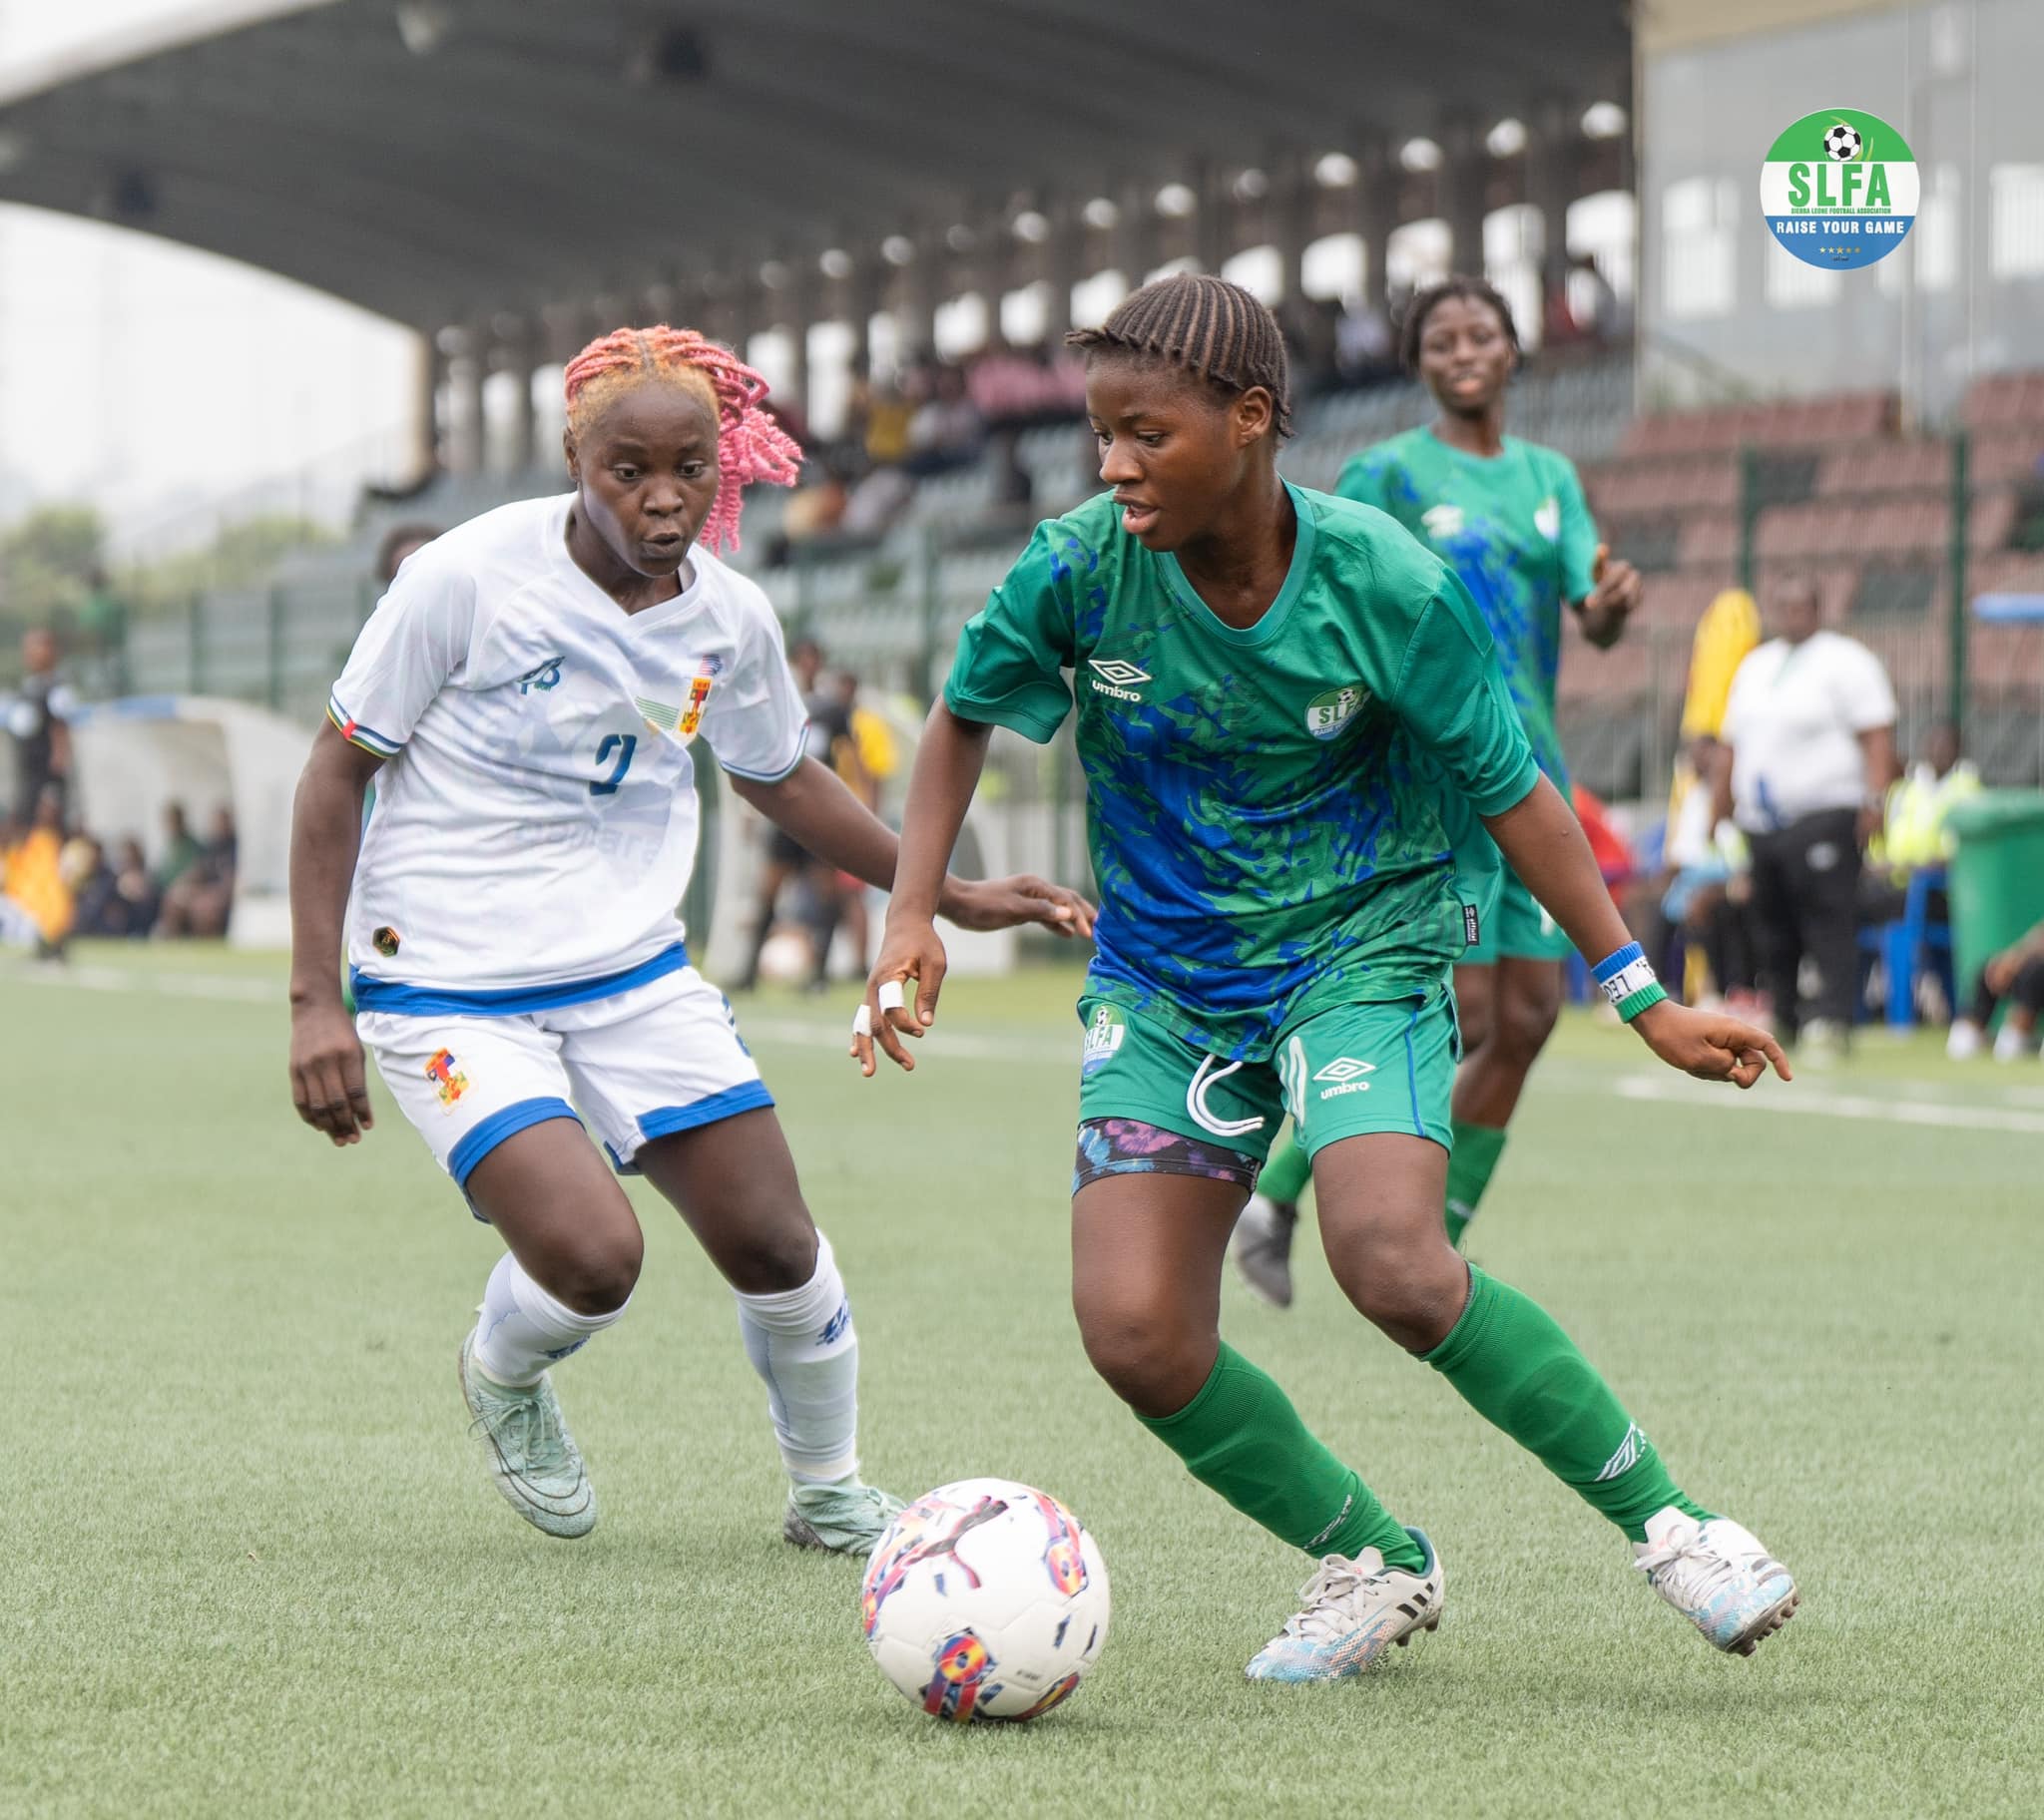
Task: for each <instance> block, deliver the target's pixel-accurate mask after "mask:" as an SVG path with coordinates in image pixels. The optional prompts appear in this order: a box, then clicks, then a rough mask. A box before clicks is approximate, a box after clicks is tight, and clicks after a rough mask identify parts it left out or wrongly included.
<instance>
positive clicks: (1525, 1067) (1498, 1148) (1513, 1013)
mask: <svg viewBox="0 0 2044 1820" xmlns="http://www.w3.org/2000/svg"><path fill="white" fill-rule="evenodd" d="M1401 353H1402V357H1403V359H1404V362H1405V365H1406V367H1407V368H1408V369H1409V370H1411V371H1412V372H1414V373H1416V374H1417V375H1418V376H1419V378H1420V379H1421V380H1422V381H1423V382H1424V383H1425V385H1426V388H1427V390H1428V391H1430V392H1431V393H1432V394H1433V397H1434V401H1435V402H1436V403H1437V404H1438V405H1439V407H1440V414H1439V416H1438V417H1437V418H1436V419H1435V420H1434V422H1432V423H1431V424H1428V425H1425V426H1423V427H1422V428H1419V429H1416V430H1407V431H1406V432H1405V433H1404V434H1403V435H1399V436H1393V437H1391V438H1390V439H1389V440H1388V441H1386V442H1380V443H1378V444H1377V445H1376V446H1375V447H1374V448H1369V449H1365V450H1363V451H1362V453H1361V454H1359V455H1356V456H1354V457H1352V458H1351V459H1350V461H1349V462H1348V465H1347V466H1346V467H1345V468H1343V469H1342V471H1341V478H1340V480H1339V481H1338V482H1337V483H1336V486H1335V489H1334V490H1335V491H1336V492H1337V493H1338V494H1339V495H1340V496H1341V497H1342V498H1343V499H1354V500H1360V501H1362V502H1363V503H1364V504H1365V505H1371V506H1375V507H1377V508H1378V509H1379V510H1380V511H1384V512H1388V513H1389V514H1390V515H1391V516H1392V517H1393V518H1395V519H1396V520H1397V521H1398V522H1399V523H1400V524H1401V525H1403V526H1404V527H1405V529H1406V530H1408V531H1410V532H1411V533H1412V535H1413V536H1414V537H1416V538H1418V539H1419V541H1420V542H1421V543H1423V544H1425V545H1426V546H1427V548H1428V549H1430V550H1432V551H1434V552H1435V553H1436V554H1437V555H1438V556H1439V557H1440V558H1441V560H1442V561H1443V562H1445V563H1446V564H1447V565H1448V566H1449V568H1451V569H1453V570H1454V572H1455V573H1456V575H1457V576H1459V577H1460V578H1461V581H1462V584H1463V586H1464V587H1466V588H1467V589H1468V591H1469V595H1470V598H1471V599H1472V600H1474V601H1475V603H1476V606H1477V609H1478V611H1479V612H1481V613H1482V615H1483V620H1484V624H1485V625H1486V626H1488V627H1489V628H1490V636H1491V639H1492V642H1493V643H1494V645H1495V647H1496V650H1497V659H1498V665H1499V668H1500V669H1501V670H1502V671H1503V673H1504V679H1505V686H1506V688H1507V689H1509V690H1510V691H1511V697H1512V705H1513V706H1514V707H1516V708H1517V709H1518V712H1519V718H1520V720H1521V722H1522V723H1523V724H1524V726H1525V728H1526V737H1527V738H1528V739H1529V740H1531V741H1532V745H1533V756H1534V758H1535V759H1536V760H1537V761H1538V763H1539V765H1540V769H1541V771H1542V773H1543V774H1544V775H1545V776H1546V777H1548V778H1549V779H1550V780H1551V781H1552V782H1553V784H1554V786H1555V788H1556V789H1557V790H1559V791H1560V792H1561V794H1562V798H1563V800H1564V801H1566V800H1567V798H1568V790H1569V778H1568V765H1567V761H1566V760H1565V759H1564V758H1563V756H1562V749H1561V737H1560V735H1559V734H1558V733H1557V732H1556V730H1555V714H1554V691H1555V673H1556V670H1557V669H1558V667H1559V665H1560V662H1561V621H1562V607H1563V604H1564V603H1566V604H1567V605H1568V607H1569V609H1570V610H1571V611H1572V612H1573V613H1574V614H1575V615H1576V617H1577V620H1578V621H1579V623H1580V624H1581V626H1582V629H1583V634H1584V636H1585V637H1586V638H1587V639H1588V640H1589V641H1590V643H1591V644H1593V645H1595V646H1598V647H1600V648H1603V649H1609V647H1611V646H1612V645H1615V644H1616V643H1617V642H1618V640H1619V638H1620V637H1621V636H1622V635H1623V633H1624V631H1625V624H1626V617H1627V616H1628V615H1629V614H1630V613H1631V612H1632V611H1633V609H1634V608H1635V607H1637V606H1638V605H1639V601H1640V577H1639V573H1638V571H1636V570H1635V569H1634V568H1633V566H1632V565H1631V564H1630V563H1626V562H1612V561H1608V560H1607V559H1606V555H1605V552H1604V550H1603V548H1602V546H1600V545H1599V543H1598V541H1597V527H1596V525H1595V523H1594V522H1593V521H1592V519H1591V517H1590V508H1589V505H1588V504H1587V502H1586V501H1585V500H1584V498H1583V483H1582V482H1581V481H1580V480H1579V479H1577V477H1576V469H1575V464H1574V463H1573V462H1571V461H1570V460H1569V458H1568V457H1567V456H1566V455H1563V454H1560V453H1559V452H1558V451H1556V450H1554V449H1546V448H1542V447H1541V446H1540V445H1539V444H1538V443H1531V442H1521V441H1520V440H1519V439H1518V438H1517V437H1516V436H1507V435H1506V434H1505V430H1504V424H1505V390H1506V386H1507V384H1508V383H1509V382H1510V379H1511V376H1512V371H1513V369H1514V368H1515V367H1516V366H1517V365H1518V360H1519V339H1518V331H1517V329H1516V328H1515V327H1514V326H1513V323H1512V313H1511V310H1510V309H1509V308H1508V307H1507V306H1506V304H1505V300H1504V298H1503V297H1501V296H1500V295H1499V294H1498V293H1497V292H1496V291H1495V290H1493V289H1492V288H1491V286H1490V285H1488V284H1486V283H1484V282H1483V280H1482V279H1480V278H1464V277H1455V278H1449V279H1447V280H1446V281H1445V282H1443V283H1440V284H1436V285H1433V286H1432V287H1431V288H1430V289H1427V290H1423V291H1421V292H1420V293H1419V294H1418V295H1417V296H1416V297H1414V298H1413V299H1412V306H1411V308H1410V309H1409V310H1408V311H1407V313H1406V316H1405V326H1404V331H1403V342H1402V347H1401ZM1449 832H1450V834H1451V836H1452V837H1453V839H1454V841H1455V845H1456V849H1457V861H1458V868H1459V870H1460V873H1461V875H1462V879H1463V896H1464V900H1465V901H1466V902H1468V903H1469V904H1470V906H1471V907H1472V909H1474V910H1475V911H1476V912H1477V914H1476V916H1475V918H1474V919H1473V920H1474V923H1475V939H1474V940H1473V941H1472V942H1471V943H1470V945H1469V947H1468V949H1467V950H1466V951H1465V952H1464V953H1463V954H1462V955H1461V957H1460V959H1459V960H1458V961H1457V963H1456V966H1455V1002H1456V1005H1457V1007H1458V1008H1459V1010H1460V1012H1461V1018H1462V1046H1463V1051H1464V1054H1463V1060H1462V1064H1461V1067H1460V1069H1459V1070H1458V1071H1457V1074H1456V1079H1455V1098H1454V1138H1455V1150H1454V1159H1453V1161H1452V1162H1450V1163H1449V1165H1448V1183H1447V1197H1446V1209H1445V1211H1446V1221H1447V1230H1448V1237H1449V1239H1450V1240H1451V1241H1452V1242H1453V1243H1454V1244H1457V1245H1459V1244H1461V1242H1462V1235H1463V1233H1464V1232H1465V1231H1466V1230H1467V1228H1468V1225H1469V1222H1470V1220H1472V1219H1473V1218H1475V1216H1476V1209H1477V1206H1478V1204H1479V1203H1480V1202H1481V1200H1482V1198H1483V1190H1484V1188H1485V1186H1486V1185H1487V1184H1488V1183H1489V1181H1490V1177H1491V1173H1492V1171H1493V1170H1494V1169H1495V1168H1496V1167H1497V1162H1498V1157H1499V1155H1500V1153H1501V1152H1502V1151H1503V1149H1504V1143H1505V1127H1506V1126H1507V1125H1508V1124H1509V1123H1510V1121H1511V1117H1512V1112H1513V1109H1514V1108H1515V1107H1517V1105H1518V1103H1519V1094H1520V1092H1521V1090H1522V1089H1523V1088H1524V1087H1525V1085H1526V1077H1527V1075H1528V1074H1529V1073H1530V1072H1531V1070H1532V1067H1533V1063H1534V1061H1535V1059H1536V1058H1537V1057H1538V1056H1539V1054H1540V1052H1541V1050H1542V1049H1543V1048H1544V1047H1545V1046H1546V1043H1547V1039H1548V1037H1549V1036H1550V1035H1552V1034H1553V1031H1554V1024H1555V1019H1556V1018H1557V1017H1558V1016H1559V1015H1560V1012H1561V1000H1562V963H1563V961H1564V960H1565V959H1566V957H1567V955H1568V952H1569V947H1570V943H1569V938H1568V936H1567V935H1566V934H1565V933H1564V932H1563V931H1562V930H1561V928H1560V927H1559V926H1558V925H1557V924H1556V922H1555V920H1554V918H1553V917H1551V916H1550V915H1548V913H1547V912H1546V910H1544V909H1543V908H1542V907H1541V905H1540V902H1539V900H1538V899H1537V898H1536V897H1535V896H1534V895H1533V893H1532V892H1531V891H1529V890H1528V889H1527V888H1526V885H1525V883H1524V881H1523V880H1522V879H1520V877H1519V876H1518V874H1517V873H1516V872H1514V871H1513V870H1512V868H1511V867H1510V866H1509V865H1501V864H1500V861H1499V857H1498V853H1497V849H1496V847H1495V845H1494V844H1493V843H1492V841H1491V839H1490V836H1489V835H1488V834H1487V833H1485V831H1484V830H1483V828H1482V827H1481V825H1479V824H1478V823H1477V822H1475V821H1474V820H1473V819H1470V820H1467V821H1465V822H1464V823H1463V825H1461V826H1460V827H1454V828H1450V830H1449ZM1308 1168H1309V1164H1308V1162H1307V1158H1306V1153H1305V1149H1304V1146H1303V1145H1302V1144H1300V1143H1299V1142H1298V1141H1297V1140H1296V1138H1293V1139H1291V1140H1289V1141H1287V1142H1285V1143H1283V1144H1280V1145H1279V1146H1278V1148H1277V1150H1276V1151H1275V1152H1274V1153H1273V1155H1272V1157H1271V1161H1270V1163H1269V1165H1268V1166H1267V1167H1266V1168H1265V1170H1264V1173H1263V1176H1262V1178H1261V1179H1260V1180H1259V1182H1258V1183H1257V1192H1256V1193H1255V1194H1254V1195H1252V1196H1251V1198H1250V1204H1249V1205H1248V1207H1246V1208H1245V1209H1244V1210H1243V1217H1242V1222H1241V1224H1240V1226H1239V1227H1238V1228H1237V1231H1236V1238H1235V1256H1236V1263H1237V1265H1238V1266H1239V1267H1240V1269H1241V1271H1242V1274H1243V1277H1244V1279H1245V1280H1246V1281H1247V1282H1248V1283H1249V1285H1250V1287H1251V1288H1253V1289H1254V1290H1256V1292H1257V1293H1258V1294H1259V1295H1261V1296H1263V1297H1264V1299H1265V1300H1267V1301H1270V1302H1274V1303H1276V1304H1277V1305H1278V1307H1287V1306H1289V1305H1290V1302H1291V1236H1292V1232H1293V1229H1294V1228H1295V1226H1296V1224H1297V1219H1298V1197H1299V1195H1300V1193H1301V1192H1302V1191H1303V1190H1304V1188H1305V1184H1306V1179H1307V1171H1308Z"/></svg>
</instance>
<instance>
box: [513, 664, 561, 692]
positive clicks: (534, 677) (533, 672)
mask: <svg viewBox="0 0 2044 1820" xmlns="http://www.w3.org/2000/svg"><path fill="white" fill-rule="evenodd" d="M566 662H567V660H566V659H565V658H549V659H548V660H547V661H546V662H545V663H544V664H535V665H534V666H533V667H532V668H531V669H530V670H528V671H527V672H526V673H525V675H524V676H522V677H520V678H519V679H518V692H519V693H520V694H521V695H529V694H531V693H532V691H533V690H534V689H536V688H552V687H553V686H554V684H555V683H557V682H560V680H561V666H562V665H563V664H565V663H566Z"/></svg>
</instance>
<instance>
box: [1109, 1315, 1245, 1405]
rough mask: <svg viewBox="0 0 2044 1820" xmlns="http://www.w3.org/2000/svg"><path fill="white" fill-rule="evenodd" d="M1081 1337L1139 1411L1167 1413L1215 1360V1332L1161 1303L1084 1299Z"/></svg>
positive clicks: (1191, 1393) (1190, 1394)
mask: <svg viewBox="0 0 2044 1820" xmlns="http://www.w3.org/2000/svg"><path fill="white" fill-rule="evenodd" d="M1078 1315H1079V1337H1080V1339H1081V1340H1082V1341H1083V1342H1084V1343H1085V1347H1086V1357H1087V1359H1088V1360H1089V1361H1091V1363H1092V1366H1093V1369H1094V1370H1095V1371H1097V1372H1098V1373H1099V1374H1100V1375H1101V1377H1102V1378H1103V1379H1104V1380H1105V1381H1106V1383H1107V1387H1108V1388H1109V1389H1110V1390H1112V1391H1113V1392H1114V1394H1115V1395H1116V1396H1118V1397H1120V1398H1121V1400H1122V1401H1123V1402H1124V1403H1126V1404H1128V1405H1129V1407H1130V1408H1132V1409H1134V1410H1135V1411H1136V1412H1137V1413H1138V1414H1139V1415H1145V1416H1169V1415H1173V1414H1175V1413H1176V1412H1177V1411H1179V1410H1181V1409H1183V1408H1185V1406H1186V1405H1187V1404H1188V1403H1190V1402H1191V1401H1192V1400H1193V1398H1194V1397H1196V1396H1198V1395H1199V1393H1200V1386H1201V1385H1202V1384H1204V1383H1205V1382H1206V1380H1207V1375H1208V1373H1209V1372H1210V1371H1212V1369H1213V1366H1214V1336H1213V1335H1212V1334H1211V1333H1210V1334H1205V1335H1201V1334H1199V1333H1197V1332H1194V1331H1192V1330H1191V1329H1190V1328H1189V1327H1188V1325H1187V1323H1186V1322H1185V1321H1184V1320H1183V1319H1182V1318H1179V1317H1176V1316H1174V1315H1172V1314H1171V1313H1170V1312H1168V1311H1166V1310H1162V1309H1153V1308H1148V1307H1144V1306H1142V1305H1140V1304H1136V1303H1129V1302H1111V1303H1109V1302H1101V1301H1098V1300H1095V1301H1091V1302H1082V1303H1080V1304H1079V1307H1078Z"/></svg>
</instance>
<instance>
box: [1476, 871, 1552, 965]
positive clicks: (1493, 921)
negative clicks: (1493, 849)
mask: <svg viewBox="0 0 2044 1820" xmlns="http://www.w3.org/2000/svg"><path fill="white" fill-rule="evenodd" d="M1501 874H1502V875H1501V877H1500V878H1499V880H1498V884H1497V896H1496V898H1495V899H1494V900H1493V901H1492V902H1491V903H1490V904H1489V905H1488V906H1487V907H1486V908H1485V909H1484V911H1483V913H1482V914H1481V915H1480V916H1479V917H1478V920H1477V928H1476V940H1475V941H1474V942H1472V943H1471V944H1470V945H1469V946H1468V947H1467V948H1465V949H1464V950H1463V951H1462V958H1461V960H1460V961H1459V962H1458V963H1457V965H1459V966H1463V967H1489V966H1493V965H1495V964H1496V962H1497V961H1498V960H1499V959H1501V958H1502V959H1506V960H1514V961H1562V960H1566V959H1567V958H1568V957H1569V956H1570V955H1571V954H1572V953H1574V952H1575V950H1574V948H1573V946H1572V945H1571V943H1570V941H1569V938H1568V937H1567V936H1565V935H1564V934H1562V932H1561V927H1560V925H1559V924H1557V923H1556V922H1555V920H1554V918H1553V917H1551V916H1549V915H1548V914H1547V911H1546V909H1545V907H1544V906H1543V905H1542V904H1541V902H1540V900H1539V899H1538V898H1536V897H1535V896H1534V895H1533V893H1532V892H1530V891H1528V890H1527V889H1526V887H1525V886H1524V885H1522V884H1520V883H1519V875H1518V874H1517V873H1516V872H1514V871H1513V870H1512V869H1511V867H1510V866H1502V867H1501Z"/></svg>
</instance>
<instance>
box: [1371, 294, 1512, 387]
mask: <svg viewBox="0 0 2044 1820" xmlns="http://www.w3.org/2000/svg"><path fill="white" fill-rule="evenodd" d="M1450 297H1459V298H1460V299H1461V300H1462V301H1463V302H1464V303H1485V304H1488V305H1489V306H1490V307H1491V308H1492V309H1494V310H1496V311H1497V319H1498V320H1499V321H1500V322H1502V323H1503V324H1504V325H1505V339H1506V340H1507V341H1509V342H1510V343H1511V344H1512V357H1513V359H1515V360H1516V359H1517V358H1518V357H1519V353H1520V348H1519V325H1518V324H1517V323H1516V322H1514V321H1513V320H1512V306H1511V305H1510V304H1509V303H1507V302H1506V301H1505V300H1504V296H1503V294H1502V293H1501V292H1500V291H1499V290H1498V288H1497V286H1496V285H1494V284H1490V283H1487V282H1486V281H1485V280H1484V279H1482V278H1472V277H1468V276H1465V275H1463V274H1461V273H1457V274H1456V275H1455V276H1454V277H1451V278H1443V279H1441V281H1440V282H1439V283H1438V284H1429V285H1428V286H1427V287H1426V288H1425V289H1424V290H1422V291H1419V292H1417V293H1416V294H1415V295H1414V296H1413V298H1412V301H1411V302H1409V303H1408V304H1406V305H1405V320H1404V321H1403V322H1401V323H1400V324H1399V325H1398V362H1399V364H1400V365H1401V366H1403V367H1404V369H1405V370H1406V371H1407V372H1408V373H1416V372H1418V371H1419V339H1420V337H1421V336H1422V335H1424V334H1425V333H1426V318H1427V317H1428V316H1429V315H1431V314H1432V313H1433V308H1434V305H1435V304H1437V303H1445V302H1446V301H1447V300H1448V299H1449V298H1450Z"/></svg>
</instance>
